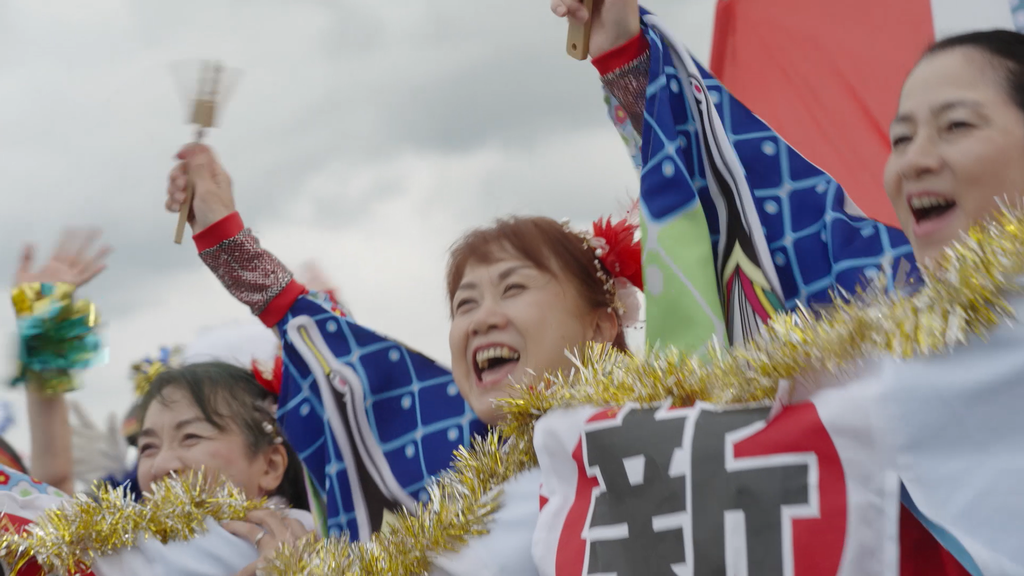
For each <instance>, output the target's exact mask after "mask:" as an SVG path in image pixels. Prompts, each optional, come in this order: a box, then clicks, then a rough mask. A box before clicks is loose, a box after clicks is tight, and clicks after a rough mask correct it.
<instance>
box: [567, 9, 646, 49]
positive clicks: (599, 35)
mask: <svg viewBox="0 0 1024 576" xmlns="http://www.w3.org/2000/svg"><path fill="white" fill-rule="evenodd" d="M550 1H551V11H552V12H553V13H554V14H555V16H558V17H559V18H570V19H572V20H575V21H576V22H578V23H581V24H582V23H584V22H586V21H587V19H588V18H593V22H592V23H591V25H590V57H591V58H593V57H596V56H600V55H602V54H604V53H605V52H608V51H609V50H611V49H612V48H616V47H618V46H621V45H622V44H625V43H626V42H627V41H628V40H630V39H631V38H633V37H634V36H636V35H637V34H639V33H640V4H639V2H638V0H594V9H593V12H594V13H593V14H588V13H587V9H586V7H585V6H584V5H583V2H582V1H581V0H550Z"/></svg>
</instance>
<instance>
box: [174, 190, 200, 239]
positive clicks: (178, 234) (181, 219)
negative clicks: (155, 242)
mask: <svg viewBox="0 0 1024 576" xmlns="http://www.w3.org/2000/svg"><path fill="white" fill-rule="evenodd" d="M195 195H196V183H195V181H194V180H192V177H191V176H189V177H188V184H187V185H186V186H185V201H184V202H182V203H181V209H180V210H179V211H178V227H177V228H176V229H175V230H174V243H175V244H181V240H182V238H184V237H185V224H188V215H189V213H190V212H192V198H193V197H194V196H195Z"/></svg>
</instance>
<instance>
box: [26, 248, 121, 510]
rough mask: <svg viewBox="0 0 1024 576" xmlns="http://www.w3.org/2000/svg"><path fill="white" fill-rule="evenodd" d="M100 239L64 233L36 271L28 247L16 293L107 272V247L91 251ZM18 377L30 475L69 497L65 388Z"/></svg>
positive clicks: (43, 376) (32, 374) (30, 374)
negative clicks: (21, 383)
mask: <svg viewBox="0 0 1024 576" xmlns="http://www.w3.org/2000/svg"><path fill="white" fill-rule="evenodd" d="M99 235H100V234H99V231H90V232H75V231H65V232H64V234H63V235H62V236H61V239H60V242H59V243H58V246H57V249H56V251H55V252H54V253H53V255H52V256H51V257H50V260H49V261H47V262H46V263H45V264H44V265H43V266H42V267H40V268H39V269H38V270H37V269H35V266H34V264H33V260H34V249H33V248H32V246H26V247H25V249H24V251H23V252H22V257H21V264H20V266H19V267H18V272H17V274H16V276H15V291H16V293H17V294H23V295H25V294H28V293H30V292H32V291H33V287H34V286H36V285H39V286H42V285H50V286H56V285H58V284H65V285H70V286H72V287H80V286H82V285H84V284H85V283H87V282H89V281H90V280H92V279H93V278H94V277H95V276H96V275H97V274H99V273H100V272H102V271H103V269H104V268H105V267H106V263H105V260H106V256H107V254H109V252H110V248H109V247H107V246H102V247H100V248H99V249H95V247H94V246H95V243H96V241H97V240H98V239H99ZM22 302H25V301H24V300H23V301H22ZM16 307H17V303H16ZM17 312H18V313H19V318H20V319H21V320H22V322H19V327H20V326H21V325H22V324H26V325H27V324H28V323H27V322H24V319H25V318H26V313H25V311H24V310H17ZM26 332H27V330H26ZM26 336H27V334H26V333H23V334H22V338H23V342H24V339H25V338H26ZM63 360H64V361H70V359H63ZM22 375H23V376H24V378H25V380H26V388H27V390H26V397H27V400H28V420H29V436H30V439H31V450H32V457H31V470H32V473H33V475H34V476H35V477H36V478H39V479H40V480H41V481H42V482H44V483H46V484H50V485H51V486H54V487H56V488H58V489H60V490H63V491H64V492H66V493H68V494H70V493H71V492H73V491H74V469H73V468H74V465H73V462H74V460H73V458H72V453H71V427H70V424H69V422H68V408H67V404H66V402H65V400H64V392H66V391H67V387H66V384H61V383H60V381H59V380H54V379H52V378H51V376H52V374H48V373H46V372H36V371H32V370H26V371H24V372H23V374H22Z"/></svg>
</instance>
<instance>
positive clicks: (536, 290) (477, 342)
mask: <svg viewBox="0 0 1024 576" xmlns="http://www.w3.org/2000/svg"><path fill="white" fill-rule="evenodd" d="M603 266H604V265H603V264H601V263H600V262H599V256H598V255H597V254H596V253H595V250H594V249H593V248H591V247H590V246H589V245H588V244H587V243H586V242H585V241H584V240H583V239H582V238H581V237H580V236H579V235H578V234H575V233H573V232H571V231H569V230H567V229H566V227H564V226H562V225H561V224H559V223H557V222H555V221H554V220H552V219H550V218H541V217H532V218H530V217H523V218H509V219H505V220H500V221H498V222H497V223H496V224H495V225H494V226H492V227H489V228H480V229H477V230H474V231H472V232H469V233H468V234H466V235H465V236H463V237H462V238H461V239H460V240H459V241H458V242H457V243H456V244H455V246H454V247H453V248H452V250H451V254H450V257H449V264H448V274H447V284H448V296H449V300H450V302H451V315H452V324H451V331H450V332H449V345H450V346H451V351H452V372H453V375H454V377H455V382H456V384H458V386H459V391H460V392H461V393H462V396H463V397H464V398H466V400H467V401H468V402H469V403H470V405H471V406H472V407H473V411H474V412H476V413H477V415H478V416H479V417H480V419H481V420H483V421H484V422H487V423H488V424H494V423H496V422H497V420H498V419H499V418H500V414H498V413H497V412H496V411H495V409H494V407H493V405H492V402H493V400H494V399H496V398H501V397H507V396H508V385H509V384H510V383H511V382H522V381H523V380H524V379H526V378H527V377H528V376H529V375H530V374H543V373H545V372H555V371H558V370H560V369H568V368H570V367H571V361H570V360H569V358H568V356H566V353H565V352H566V350H567V349H568V350H571V349H574V348H577V347H578V346H580V345H581V344H584V343H586V342H604V343H610V344H613V345H614V346H615V347H617V348H619V349H621V350H625V349H626V339H625V336H624V334H623V331H622V323H621V322H620V318H619V316H618V315H617V313H616V297H617V292H616V289H615V287H614V285H611V286H609V283H608V281H607V275H606V274H605V273H604V271H603ZM620 273H621V271H620ZM602 277H604V278H602Z"/></svg>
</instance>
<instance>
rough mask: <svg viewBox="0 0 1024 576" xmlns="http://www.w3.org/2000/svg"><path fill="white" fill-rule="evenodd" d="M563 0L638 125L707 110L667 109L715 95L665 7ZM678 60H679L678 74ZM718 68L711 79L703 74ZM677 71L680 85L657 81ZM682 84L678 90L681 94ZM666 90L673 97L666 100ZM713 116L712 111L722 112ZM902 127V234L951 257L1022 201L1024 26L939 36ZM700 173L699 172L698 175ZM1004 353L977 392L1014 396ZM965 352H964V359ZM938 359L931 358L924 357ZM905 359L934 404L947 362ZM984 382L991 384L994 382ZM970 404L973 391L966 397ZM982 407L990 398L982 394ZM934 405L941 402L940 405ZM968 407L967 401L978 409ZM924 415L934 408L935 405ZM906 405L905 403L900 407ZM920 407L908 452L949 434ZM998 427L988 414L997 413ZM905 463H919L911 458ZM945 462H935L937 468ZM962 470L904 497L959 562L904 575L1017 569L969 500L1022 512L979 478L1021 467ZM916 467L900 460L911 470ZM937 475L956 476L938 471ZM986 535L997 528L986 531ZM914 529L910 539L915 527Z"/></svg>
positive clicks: (995, 352) (888, 181)
mask: <svg viewBox="0 0 1024 576" xmlns="http://www.w3.org/2000/svg"><path fill="white" fill-rule="evenodd" d="M550 4H551V9H552V11H553V12H554V13H555V15H556V16H559V17H568V18H570V19H572V20H574V21H575V22H576V23H577V24H581V23H582V22H584V21H587V20H589V22H590V26H591V29H592V33H591V37H590V42H591V44H590V46H591V53H590V55H591V56H592V57H594V64H595V66H596V67H598V69H599V71H600V73H601V74H602V82H603V84H604V85H605V87H606V89H607V90H608V91H609V92H610V93H611V94H612V95H613V96H614V97H615V98H616V99H617V100H618V102H619V103H620V104H621V105H622V107H623V108H624V109H625V112H626V114H627V115H628V117H629V120H630V121H631V123H632V125H633V128H634V129H635V131H636V132H637V133H638V134H639V133H644V134H647V135H649V137H650V138H651V139H652V140H657V134H658V133H659V132H664V131H665V128H666V126H670V125H672V124H675V125H686V120H689V121H691V122H692V121H693V118H694V116H690V117H689V118H687V119H685V120H684V118H683V117H684V116H685V113H682V112H676V111H675V110H673V111H668V110H666V105H667V104H671V105H672V106H678V109H679V110H685V111H688V112H689V113H690V114H696V112H694V110H695V109H697V108H699V106H695V105H693V104H692V102H693V101H695V100H700V102H701V103H705V104H706V101H705V99H703V96H702V94H701V90H700V89H701V88H702V87H703V84H702V81H701V78H702V75H703V74H705V73H704V72H703V71H697V70H696V68H697V67H696V66H694V65H693V64H692V63H690V62H689V60H690V57H689V55H688V54H687V53H686V49H685V47H683V46H681V45H679V44H674V43H673V42H672V41H671V39H670V37H669V35H668V32H667V31H666V30H665V29H664V28H663V27H662V26H661V24H660V22H659V21H658V20H657V18H656V17H655V16H653V15H649V14H642V12H641V9H640V7H639V6H638V5H637V2H636V0H604V1H598V2H594V5H593V11H592V12H588V10H587V9H586V8H585V6H584V3H583V2H580V1H578V0H552V1H551V3H550ZM672 67H674V68H675V69H674V70H672V71H669V69H670V68H672ZM676 75H677V76H678V77H679V78H682V82H681V83H684V84H685V83H687V80H689V82H692V83H693V85H694V86H693V87H689V86H688V87H686V88H683V89H680V85H679V83H676V84H673V82H677V80H676V77H677V76H676ZM687 75H689V79H687V78H686V77H687ZM707 78H708V77H707V76H703V79H704V80H707ZM668 79H670V80H668ZM666 80H668V81H667V83H664V84H657V82H666ZM670 87H671V90H672V94H669V88H670ZM794 89H796V88H794ZM661 94H667V96H665V97H664V98H661V99H659V97H660V96H661ZM655 95H658V96H655ZM714 96H715V98H713V100H714V103H715V104H716V105H717V104H718V103H719V98H720V99H721V100H722V101H725V99H726V98H730V99H732V98H733V97H732V95H730V94H728V92H727V91H726V90H725V89H724V87H723V88H721V92H718V93H716V94H714ZM688 98H689V102H688V101H687V99H688ZM652 103H657V104H661V108H660V109H659V108H653V107H652V106H653V104H652ZM723 106H724V105H723ZM708 108H712V107H711V106H708ZM702 110H706V108H704V109H702ZM714 114H715V112H714V111H713V110H712V112H711V115H714ZM652 122H653V123H655V124H656V125H655V126H654V127H653V130H650V129H649V128H650V127H649V126H647V124H648V123H652ZM889 133H890V139H891V152H890V155H889V158H888V161H887V164H886V167H885V170H884V174H883V178H884V185H885V189H886V192H887V194H888V196H889V199H890V201H891V202H892V205H893V207H894V208H895V212H896V214H897V217H898V220H899V223H900V226H901V228H902V231H903V233H904V234H905V235H906V237H907V239H908V240H909V242H910V245H911V247H912V249H913V255H914V257H915V258H916V259H917V260H918V261H920V262H927V261H932V260H935V259H937V258H939V257H941V256H943V255H944V253H945V252H946V250H947V248H949V247H950V245H951V244H952V243H953V242H954V241H957V240H962V239H963V238H964V234H965V233H966V232H967V231H968V230H969V229H970V228H971V227H972V226H976V225H979V224H981V223H983V222H985V221H987V220H989V219H990V218H991V217H993V216H998V215H1000V214H1002V213H1003V208H1004V207H1006V206H1009V207H1010V208H1011V209H1013V208H1019V207H1020V205H1021V200H1020V199H1021V196H1022V195H1024V163H1022V162H1021V159H1022V158H1024V35H1021V34H1018V33H1016V32H1011V31H1005V30H993V31H983V32H974V33H967V34H963V35H959V36H953V37H949V38H947V39H944V40H941V41H939V42H937V43H936V44H934V45H933V46H931V47H930V48H929V49H928V50H927V51H926V52H925V53H924V55H923V56H922V57H921V59H920V60H919V61H918V62H917V64H916V65H915V66H914V68H913V69H912V70H911V71H910V72H909V74H908V75H907V77H906V79H905V81H904V84H903V87H902V90H901V93H900V94H899V100H898V109H897V111H896V115H895V118H894V120H893V121H892V124H891V126H890V128H889ZM780 140H781V138H780ZM728 144H730V143H729V142H726V145H727V146H728ZM644 145H645V148H644V150H648V152H649V150H650V149H654V148H657V145H658V143H657V142H654V143H652V142H644ZM652 147H653V148H652ZM793 154H795V152H793ZM645 161H646V159H645ZM644 168H648V166H646V165H645V166H644ZM755 170H756V168H755ZM645 173H646V171H645ZM691 177H696V175H694V174H691ZM813 201H814V200H812V202H813ZM763 217H764V216H763V215H762V218H763ZM821 238H822V243H823V244H826V245H827V247H826V248H827V251H828V253H829V255H830V256H831V255H832V254H834V250H836V249H842V248H843V246H840V245H836V244H834V243H829V242H830V239H826V235H825V232H822V236H821ZM918 286H920V285H918ZM908 288H913V286H908ZM1017 332H1018V333H1019V328H1017ZM1000 337H1001V346H1002V349H1006V348H1009V347H1011V345H1012V342H1011V341H1010V340H1011V339H1012V338H1014V336H1013V335H1012V334H1010V333H1005V332H1004V333H1002V334H1001V336H1000ZM981 348H982V347H981V346H980V345H972V346H970V347H968V350H970V351H972V352H973V351H975V350H978V349H981ZM972 349H973V350H972ZM999 350H1001V348H1000V346H999V345H993V346H991V347H989V348H987V349H985V351H984V352H977V353H978V354H979V355H982V354H984V355H987V357H988V363H989V364H990V365H991V366H999V368H995V367H992V368H991V370H992V372H990V373H989V374H988V375H987V376H982V375H980V373H981V372H984V371H985V370H984V369H981V368H980V365H979V369H978V375H977V380H978V381H977V382H975V383H974V386H975V388H976V390H983V389H984V390H986V392H985V393H984V394H988V395H992V396H991V397H998V396H999V395H1001V394H1004V393H1008V392H1005V386H1004V387H1003V388H998V386H999V385H1002V383H1001V382H1000V381H999V380H998V378H997V377H996V376H995V375H994V374H995V371H997V370H1003V371H1009V372H1008V373H1013V372H1014V371H1015V372H1016V373H1017V374H1019V373H1020V369H1021V368H1020V366H1017V367H1016V368H1011V367H1008V366H1007V365H1009V364H1012V363H1013V359H1012V358H1010V357H1008V356H1007V355H1006V354H1005V353H1001V352H999ZM1000 354H1002V355H1000ZM956 356H957V354H955V353H954V354H953V357H956ZM962 357H963V358H967V357H969V354H967V353H964V354H963V356H962ZM925 363H926V361H922V364H925ZM936 363H938V361H936ZM904 368H905V367H903V366H900V367H899V369H900V370H902V372H900V373H901V374H903V377H904V378H905V379H906V381H903V382H899V384H902V385H903V386H902V387H901V386H892V387H890V388H888V389H887V390H888V391H889V392H890V394H889V395H887V396H885V398H889V399H896V398H899V397H900V395H901V394H902V395H903V396H904V397H906V395H907V394H909V392H907V391H906V390H908V389H911V388H914V386H913V385H916V384H921V386H918V387H917V388H916V390H917V393H918V394H919V397H918V400H919V402H920V403H921V405H923V404H924V403H925V402H926V399H927V398H930V397H931V395H932V394H938V392H937V390H938V389H940V388H941V385H940V384H939V382H937V381H936V380H938V379H941V378H938V377H937V375H938V374H941V373H942V372H941V371H939V370H937V368H936V367H934V366H933V367H932V371H933V376H931V377H930V378H931V379H932V381H931V382H930V383H931V384H934V390H929V389H928V388H927V386H925V384H927V383H924V382H917V380H920V379H921V376H919V375H917V376H915V375H914V373H913V372H911V371H909V370H904ZM924 373H926V371H925V370H922V372H921V374H924ZM805 384H808V386H807V388H805V389H802V390H800V391H799V394H797V395H795V396H792V397H780V398H779V400H778V402H780V403H789V402H792V403H795V402H797V401H800V400H806V399H807V398H808V397H809V396H811V395H812V394H813V393H814V392H816V391H817V390H816V389H815V387H817V389H820V387H821V386H823V385H827V384H826V383H824V382H821V381H816V382H807V383H805ZM832 384H834V382H832ZM894 384H895V383H894ZM982 384H985V385H986V386H988V388H983V387H982ZM961 390H962V388H961ZM977 393H978V394H981V392H977ZM947 402H949V401H947ZM967 404H968V403H966V402H965V403H964V404H963V405H964V406H966V405H967ZM971 404H972V405H975V406H981V405H982V403H981V402H978V403H971ZM928 405H929V406H932V407H937V406H939V404H937V403H928ZM964 410H965V412H967V408H966V407H965V408H964ZM917 412H918V413H921V414H928V413H929V412H928V410H927V409H923V408H922V409H919V410H917ZM896 413H897V411H893V414H896ZM934 413H935V412H933V414H934ZM996 413H998V410H997V409H996V408H995V407H993V406H992V405H986V406H985V407H984V408H979V407H975V408H974V409H973V415H972V416H973V417H975V418H978V419H979V422H980V420H995V419H994V418H986V416H987V415H988V414H996ZM907 416H909V412H908V413H904V414H903V417H904V418H903V419H904V420H905V421H911V420H912V421H914V422H915V423H917V424H915V426H919V428H916V429H914V427H906V428H905V429H904V430H901V432H903V433H904V437H903V438H902V440H901V441H900V442H902V443H903V444H902V445H901V447H902V448H904V449H907V448H906V446H907V445H909V444H910V443H911V441H910V440H908V439H913V441H916V442H918V443H919V444H918V446H920V445H921V443H924V442H926V441H927V438H928V435H929V434H931V436H932V437H935V436H936V432H935V430H937V429H938V428H937V427H936V426H937V424H933V423H930V422H927V421H925V419H924V418H923V417H922V418H919V419H915V418H908V417H907ZM893 420H896V418H893ZM938 420H941V418H939V419H938ZM1000 422H1001V424H998V425H993V426H992V427H991V428H986V430H995V429H998V427H999V426H1003V428H1002V431H1003V432H1004V436H1005V435H1015V434H1018V433H1019V427H1015V426H1014V425H1012V424H1007V423H1006V422H1005V421H1000ZM987 425H988V422H986V423H985V426H987ZM977 426H978V427H979V429H981V428H985V426H983V425H982V424H980V423H978V424H977ZM997 436H998V435H997ZM1006 437H1009V436H1006ZM892 442H893V444H894V445H895V444H900V442H897V441H896V440H893V441H892ZM1003 450H1004V455H1003V457H1004V458H1007V459H1011V458H1012V456H1010V455H1009V454H1010V453H1009V452H1007V451H1006V450H1007V449H1006V448H1004V449H1003ZM923 451H924V449H921V452H923ZM959 455H960V456H959V457H960V458H961V460H962V461H963V462H975V460H972V459H971V457H970V456H969V455H966V454H964V453H963V451H961V452H960V453H959ZM915 456H916V459H917V460H920V461H929V456H925V455H922V454H920V453H918V454H916V455H915ZM936 458H939V459H940V460H943V461H946V460H955V458H953V457H952V456H951V452H949V451H941V450H936ZM907 460H908V461H909V460H910V458H909V457H908V458H907ZM903 465H908V464H907V463H906V462H904V463H901V466H903ZM908 466H909V465H908ZM938 467H939V466H938V465H934V466H933V468H932V470H937V469H938ZM954 468H955V469H956V470H957V471H958V474H960V476H959V478H961V481H962V482H963V484H970V485H972V489H973V491H970V496H968V495H966V493H964V494H959V493H958V495H957V498H956V499H957V500H958V502H957V505H956V506H954V505H952V504H937V502H940V501H941V499H940V498H938V497H936V496H935V493H934V492H933V493H931V494H930V496H931V497H930V498H928V500H929V502H928V504H929V509H928V510H926V509H924V508H923V507H922V508H921V509H917V507H916V506H915V502H914V500H915V499H917V498H918V496H917V495H915V491H914V489H920V490H921V492H922V493H925V494H927V493H928V492H927V491H928V490H935V489H936V488H935V487H936V486H937V485H938V484H934V483H932V484H929V482H930V481H932V480H933V479H931V478H925V479H922V478H923V477H926V476H927V475H926V474H922V473H921V472H920V470H921V469H913V470H910V471H909V472H908V475H907V476H906V477H905V478H904V480H905V484H906V491H905V492H904V495H903V498H902V500H903V502H904V504H906V505H907V508H909V509H912V510H913V512H914V516H910V515H909V514H906V513H905V514H904V518H903V520H904V521H905V520H909V521H910V524H909V525H910V526H912V527H914V526H916V527H917V528H920V524H914V522H916V520H920V521H921V522H923V523H925V524H926V525H927V528H928V530H929V531H930V532H931V533H932V535H934V536H935V539H937V540H938V541H940V542H941V543H942V546H935V545H934V544H935V540H934V539H933V540H932V545H933V547H932V548H931V549H930V551H931V552H933V553H934V554H935V556H940V555H941V556H945V557H946V558H947V559H948V561H946V560H941V559H939V558H936V557H932V558H929V557H928V555H927V554H924V555H922V556H915V555H910V556H909V560H908V561H907V562H904V570H905V571H904V574H906V573H908V572H907V571H906V570H910V572H909V573H915V574H916V573H930V574H931V573H950V574H966V573H971V574H979V573H986V574H988V573H1000V574H1002V573H1018V572H1019V570H1020V565H1021V558H1022V557H1021V555H1020V554H1019V553H1018V552H1017V551H1014V550H1013V549H1012V548H1009V547H1007V546H1005V545H1003V544H1004V543H1001V542H998V538H996V537H993V534H994V533H1000V532H999V531H994V532H993V531H987V530H986V529H985V528H983V527H982V528H979V526H980V524H979V523H977V522H976V523H974V524H973V525H972V524H970V522H969V521H968V520H969V518H968V512H967V511H968V510H970V511H971V512H970V518H975V519H976V518H982V517H983V516H980V515H979V514H980V509H975V508H972V506H971V505H968V504H967V503H966V502H967V501H970V502H971V503H972V505H975V506H983V507H984V509H985V510H986V511H988V513H989V515H990V517H991V518H993V519H994V518H996V517H999V518H1008V517H1010V516H1012V514H1006V513H1005V512H1000V511H999V509H998V508H996V507H994V506H993V503H992V499H991V498H990V499H989V500H988V501H984V497H983V496H980V495H982V494H983V493H984V492H985V490H979V489H977V487H978V486H987V487H989V488H988V489H990V490H991V489H994V488H995V487H996V486H998V485H999V483H1000V480H999V478H1000V477H1001V478H1002V479H1003V480H1005V479H1007V478H1019V474H1020V469H1019V467H1015V468H1013V469H1012V471H1011V470H1010V469H1009V468H1006V467H1004V468H1003V470H1001V472H1000V474H995V473H994V472H992V471H991V470H988V469H985V471H984V472H978V469H980V468H981V467H978V468H976V469H975V470H969V466H966V465H963V464H960V463H955V462H952V461H950V462H949V467H948V468H946V469H943V472H944V473H946V474H951V476H950V477H952V471H953V470H954ZM908 470H909V469H903V470H901V474H902V472H903V471H908ZM932 476H943V474H935V473H933V474H932ZM911 479H912V480H913V482H911ZM921 500H922V501H924V500H925V497H921ZM954 508H955V510H954ZM1003 510H1005V508H1003ZM905 512H906V510H905ZM929 514H932V515H934V516H941V518H942V520H945V521H947V522H949V523H950V524H951V525H955V526H957V527H959V528H960V529H961V530H965V531H966V532H965V533H966V534H968V536H969V537H970V539H973V540H974V542H970V543H968V541H967V540H968V539H967V538H964V537H961V540H960V541H958V539H957V537H954V536H952V535H951V533H950V532H949V531H947V530H946V529H945V528H944V527H943V526H942V525H941V524H942V523H941V522H938V521H933V520H934V518H929ZM915 516H916V520H915ZM989 524H990V525H999V526H1000V528H1001V533H1002V534H1007V533H1012V532H1007V530H1008V528H1009V527H1010V524H1011V523H1010V522H1004V523H1002V524H1000V523H999V522H997V521H995V520H989ZM965 526H969V527H968V528H965ZM982 533H984V534H985V535H986V536H988V538H985V537H982V536H980V534H982ZM902 536H904V543H906V542H907V541H908V540H907V539H906V536H907V534H902ZM928 536H929V535H928V534H927V532H925V533H924V537H923V538H917V539H916V541H915V543H916V544H921V543H924V544H925V545H927V542H926V540H928ZM965 545H967V546H965ZM968 546H970V547H971V548H970V550H968ZM905 552H906V551H905ZM954 557H955V560H954V559H953V558H954ZM1010 558H1013V559H1014V560H1015V561H1016V563H1014V562H1013V561H1011V560H1009V559H1010ZM937 560H938V561H937ZM1001 562H1003V564H1000V563H1001ZM915 565H916V567H917V568H916V569H917V571H916V572H915V571H914V569H915ZM1011 565H1013V566H1014V568H1013V569H1012V570H1010V568H1009V567H1010V566H1011ZM994 566H998V567H994ZM929 567H930V568H929ZM844 573H846V572H844Z"/></svg>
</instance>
